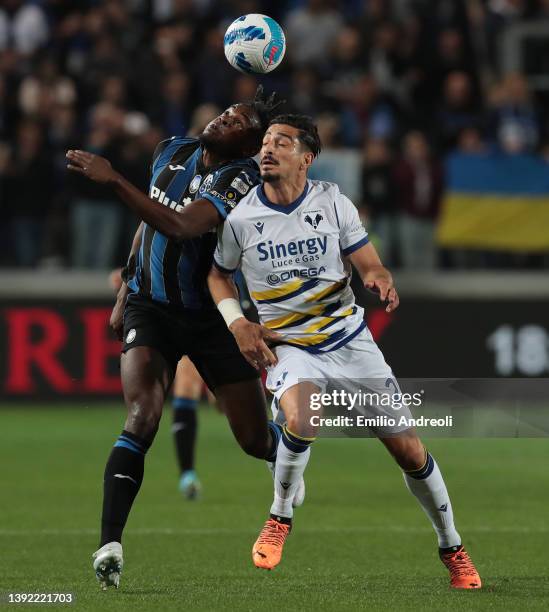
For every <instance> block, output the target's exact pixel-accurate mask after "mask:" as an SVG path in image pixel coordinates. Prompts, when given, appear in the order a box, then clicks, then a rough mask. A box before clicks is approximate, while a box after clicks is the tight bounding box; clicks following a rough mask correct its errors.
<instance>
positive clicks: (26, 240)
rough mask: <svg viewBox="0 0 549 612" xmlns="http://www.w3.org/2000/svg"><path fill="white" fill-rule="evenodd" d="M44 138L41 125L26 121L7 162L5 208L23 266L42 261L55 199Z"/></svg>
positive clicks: (17, 259) (18, 259) (51, 172)
mask: <svg viewBox="0 0 549 612" xmlns="http://www.w3.org/2000/svg"><path fill="white" fill-rule="evenodd" d="M44 136H45V134H44V128H43V126H42V124H41V123H39V122H38V121H36V120H33V119H22V120H21V122H20V123H19V125H18V126H17V134H16V140H15V143H14V148H13V150H12V152H11V155H10V156H9V158H8V159H6V160H5V161H4V169H3V171H4V185H5V187H4V194H5V202H6V207H5V209H6V214H7V216H8V218H9V219H10V227H11V232H10V234H11V242H12V248H13V252H14V254H15V263H16V264H17V265H18V266H22V267H32V266H35V265H36V264H37V263H38V262H39V261H40V259H41V256H42V253H43V244H44V231H43V229H44V223H45V222H46V220H47V218H48V214H49V212H50V210H51V206H52V202H53V197H54V184H53V165H52V162H51V157H50V155H49V152H48V151H47V150H46V146H45V137H44Z"/></svg>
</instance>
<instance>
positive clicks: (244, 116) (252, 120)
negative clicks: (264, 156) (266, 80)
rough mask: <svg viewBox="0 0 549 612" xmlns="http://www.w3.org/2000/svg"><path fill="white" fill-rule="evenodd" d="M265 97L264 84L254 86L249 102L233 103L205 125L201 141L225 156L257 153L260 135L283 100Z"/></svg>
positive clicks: (273, 96) (274, 95)
mask: <svg viewBox="0 0 549 612" xmlns="http://www.w3.org/2000/svg"><path fill="white" fill-rule="evenodd" d="M275 97H276V94H275V93H272V94H271V95H270V96H269V97H268V98H267V97H265V96H264V95H263V87H262V86H261V85H260V86H259V87H258V88H257V91H256V94H255V98H254V99H253V100H252V101H251V102H241V103H238V104H233V105H232V106H229V108H228V109H227V110H226V111H224V112H223V113H221V115H219V117H216V118H215V119H213V120H212V121H210V123H208V125H207V126H206V127H205V128H204V131H203V132H202V134H201V135H200V142H201V143H202V144H203V145H204V146H205V147H206V148H207V149H209V150H211V151H212V152H215V153H216V154H217V155H219V156H220V157H222V158H224V159H237V158H242V157H253V156H254V155H256V154H257V153H258V152H259V149H260V148H261V143H262V141H263V134H264V133H265V130H266V129H267V127H268V125H269V123H270V121H271V119H272V118H273V116H274V114H275V111H276V110H277V109H278V107H279V106H280V105H281V104H283V103H284V102H283V101H278V102H275Z"/></svg>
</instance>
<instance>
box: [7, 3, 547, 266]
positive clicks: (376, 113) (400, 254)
mask: <svg viewBox="0 0 549 612" xmlns="http://www.w3.org/2000/svg"><path fill="white" fill-rule="evenodd" d="M254 12H259V13H264V14H269V15H271V16H273V17H274V18H275V19H277V20H278V21H279V22H280V23H281V24H282V26H283V28H284V30H285V32H286V35H287V42H288V46H287V53H286V58H285V59H284V62H283V64H282V65H281V67H280V68H279V69H277V70H276V71H275V72H274V73H271V74H270V75H267V76H266V77H265V78H262V79H261V81H262V82H263V83H264V84H265V86H266V88H267V89H268V90H269V89H275V90H276V91H278V92H279V93H280V95H281V96H282V97H283V98H285V99H286V100H287V105H286V108H287V109H288V110H292V111H294V112H299V113H307V114H310V115H313V116H314V117H315V118H316V119H317V121H318V125H319V130H320V132H321V137H322V140H323V143H324V150H323V153H322V155H321V160H322V159H324V162H323V164H324V165H323V166H319V167H322V168H325V169H326V172H327V174H328V175H331V176H335V177H337V176H338V173H339V174H340V175H342V173H343V174H344V173H345V171H347V173H348V174H349V169H352V172H351V176H350V177H349V178H348V181H349V184H350V188H349V189H350V191H351V192H353V193H352V194H351V195H352V196H353V199H354V201H355V203H356V204H357V205H358V206H359V207H360V212H361V215H362V217H363V219H364V221H365V223H366V224H367V226H368V228H369V229H370V231H371V233H372V235H373V236H374V237H375V239H376V240H377V244H378V246H379V248H380V250H381V252H382V254H383V257H384V259H385V261H386V262H387V263H389V264H391V265H394V266H402V267H407V268H414V269H419V268H432V267H436V266H440V265H443V266H455V265H475V262H474V261H472V260H467V258H461V259H460V258H457V259H456V258H453V257H452V256H451V254H448V253H441V252H440V251H439V250H438V249H436V247H435V241H434V237H433V232H434V227H435V223H436V219H437V215H438V214H439V210H440V204H441V199H442V197H443V195H444V192H445V173H444V160H445V157H446V156H447V155H448V154H449V153H450V152H451V151H455V150H462V151H465V152H481V151H484V150H487V149H489V148H497V149H500V150H502V151H504V152H506V153H509V154H514V153H517V152H526V153H536V154H539V155H542V156H545V157H547V158H548V159H549V146H548V145H549V123H548V119H549V114H548V113H549V111H548V110H547V109H549V106H548V105H547V103H546V102H547V100H546V94H545V93H544V89H543V87H534V86H533V85H532V80H531V79H529V75H527V74H526V73H525V72H524V71H523V72H522V73H521V72H519V71H516V70H513V71H509V70H508V69H506V66H504V65H503V59H502V52H501V41H502V38H503V37H504V36H505V33H506V32H508V31H509V28H511V27H512V26H513V24H517V23H522V22H524V23H536V24H537V25H538V26H539V25H540V24H544V23H546V24H547V33H548V34H549V0H437V1H432V0H392V1H391V0H347V1H343V0H340V1H338V2H336V1H334V2H330V1H329V0H302V1H290V0H286V1H274V0H273V1H271V2H256V1H254V0H234V1H230V0H221V1H213V0H30V1H25V0H3V2H2V3H1V4H0V212H1V219H2V222H1V229H0V265H2V266H43V267H47V266H51V267H77V268H108V267H111V266H115V265H118V264H120V263H123V262H124V261H125V258H126V254H127V252H128V250H129V245H130V244H131V238H132V236H133V232H134V229H135V227H136V220H135V219H134V218H133V217H132V215H131V214H129V213H127V212H126V210H125V209H124V207H123V206H122V205H120V204H119V203H117V202H116V201H114V199H113V196H112V194H111V193H110V192H109V191H107V190H105V189H103V188H101V187H99V186H97V185H95V184H92V183H90V182H87V181H85V180H84V179H81V178H80V177H74V176H70V175H69V174H68V173H67V171H66V169H65V159H64V155H65V151H66V149H67V148H76V147H78V148H84V149H87V150H89V151H93V152H97V153H99V154H101V155H104V156H105V157H107V158H108V159H109V160H111V162H112V164H113V166H114V167H115V168H117V169H118V170H119V171H121V172H122V173H123V174H124V175H125V176H126V177H127V178H128V179H129V180H131V181H132V182H133V183H135V184H136V185H137V186H138V187H140V188H141V189H143V190H146V189H147V183H148V173H149V164H150V159H151V155H152V153H153V151H154V149H155V146H156V144H157V143H158V142H159V141H160V140H161V139H163V138H165V137H167V136H170V135H185V134H192V135H197V134H199V133H200V131H201V129H202V128H203V127H204V125H205V124H206V123H207V122H208V121H209V120H210V119H211V118H212V117H214V116H215V115H216V114H217V113H218V112H219V111H220V110H222V109H224V108H225V107H226V106H228V105H229V104H231V103H232V102H234V101H239V100H247V99H250V98H251V97H253V94H254V92H255V89H256V86H257V82H258V81H257V79H256V78H254V77H251V76H246V75H241V74H239V73H238V72H236V71H235V70H233V69H232V68H230V67H229V65H228V64H227V62H226V61H225V58H224V54H223V33H224V30H225V28H226V27H227V25H228V24H229V23H230V22H231V21H232V20H233V19H235V18H236V17H238V16H239V15H242V14H245V13H254ZM547 38H549V37H547ZM528 54H529V55H528ZM544 57H545V59H543V58H544ZM524 61H525V63H526V65H527V66H528V65H532V66H534V68H535V70H537V71H539V72H543V70H545V71H546V72H547V70H546V69H547V68H549V66H544V61H546V62H549V53H545V55H544V53H542V52H541V51H540V49H539V48H536V47H535V46H534V47H533V49H531V50H530V51H528V52H527V53H526V55H525V59H524ZM528 62H530V63H529V64H528ZM346 159H348V160H349V163H348V164H345V163H344V162H342V161H341V160H346ZM321 160H319V162H320V161H321ZM338 160H339V161H338ZM338 164H339V167H338ZM330 166H332V167H330ZM343 166H345V167H343ZM343 183H345V180H343ZM476 263H477V264H478V265H496V266H497V265H521V266H524V265H536V262H535V258H533V259H532V258H529V257H528V256H527V255H524V256H520V257H519V256H516V255H513V256H511V255H509V256H505V255H502V256H501V257H500V258H497V257H496V258H488V259H487V258H482V257H481V258H480V259H477V261H476Z"/></svg>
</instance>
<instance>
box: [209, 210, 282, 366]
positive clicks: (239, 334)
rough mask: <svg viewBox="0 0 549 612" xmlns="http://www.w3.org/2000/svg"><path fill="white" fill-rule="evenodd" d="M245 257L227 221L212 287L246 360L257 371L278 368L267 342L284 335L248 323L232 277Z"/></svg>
mask: <svg viewBox="0 0 549 612" xmlns="http://www.w3.org/2000/svg"><path fill="white" fill-rule="evenodd" d="M241 256H242V249H241V247H240V245H239V243H238V242H237V240H236V237H235V234H234V228H233V227H232V226H231V223H230V221H229V220H227V221H225V224H224V226H223V232H222V234H221V236H220V237H219V240H218V243H217V248H216V251H215V255H214V263H213V266H212V269H211V270H210V274H209V275H208V287H209V289H210V293H211V295H212V298H213V301H214V302H215V303H216V305H217V308H218V309H219V312H220V313H221V315H222V316H223V318H224V319H225V323H226V324H227V327H228V328H229V330H230V331H231V333H232V334H233V336H234V337H235V340H236V343H237V344H238V348H239V349H240V352H241V353H242V355H244V357H245V359H246V361H248V363H249V364H250V365H252V366H253V367H254V368H259V367H265V366H268V365H274V364H275V363H276V362H277V359H276V356H275V354H274V353H273V352H272V351H271V349H270V348H269V347H268V346H267V343H266V341H272V342H276V341H280V336H279V335H278V334H277V333H276V332H273V331H271V330H270V329H267V328H266V327H263V326H262V325H258V324H257V323H253V322H252V321H248V319H246V317H245V316H244V313H243V312H242V309H241V308H240V304H239V301H238V292H237V289H236V285H235V284H234V282H233V279H232V275H233V274H234V272H235V271H236V269H237V268H238V265H239V263H240V258H241Z"/></svg>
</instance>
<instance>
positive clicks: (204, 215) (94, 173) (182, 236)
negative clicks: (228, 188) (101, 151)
mask: <svg viewBox="0 0 549 612" xmlns="http://www.w3.org/2000/svg"><path fill="white" fill-rule="evenodd" d="M67 159H68V160H69V163H68V165H67V168H68V169H69V170H70V171H72V172H75V173H77V174H81V175H82V176H85V177H86V178H89V179H90V180H91V181H94V182H95V183H100V184H102V185H107V186H109V187H111V188H112V189H113V191H114V192H115V193H116V195H117V196H118V197H119V198H120V199H121V200H122V202H124V204H126V206H128V208H130V209H131V210H133V211H134V212H135V213H136V214H137V215H138V217H139V218H140V219H142V220H143V221H145V223H148V224H149V225H150V226H151V227H153V228H154V229H155V230H157V231H159V232H161V233H162V234H164V236H166V237H167V238H170V239H171V240H178V241H179V240H186V239H188V238H194V237H196V236H200V235H202V234H204V233H205V232H207V231H208V230H210V229H212V228H213V227H216V226H217V225H219V223H220V221H221V217H220V215H219V213H218V212H217V209H216V208H215V206H214V205H213V204H212V203H211V202H210V201H209V200H206V199H199V200H195V201H194V202H191V203H190V204H189V205H187V206H185V208H184V209H183V210H182V211H181V212H176V211H175V210H172V209H171V208H169V207H168V206H158V202H155V201H154V200H152V199H151V198H149V197H148V196H147V195H145V194H144V193H142V192H141V191H140V190H139V189H137V187H135V186H134V185H132V184H131V183H130V182H129V181H128V180H126V179H125V178H124V177H123V176H122V175H121V174H120V173H119V172H117V171H116V170H115V169H114V168H113V167H112V166H111V163H110V162H109V160H108V159H105V158H104V157H101V156H100V155H95V154H94V153H88V152H87V151H79V150H76V151H73V150H69V151H67Z"/></svg>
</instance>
